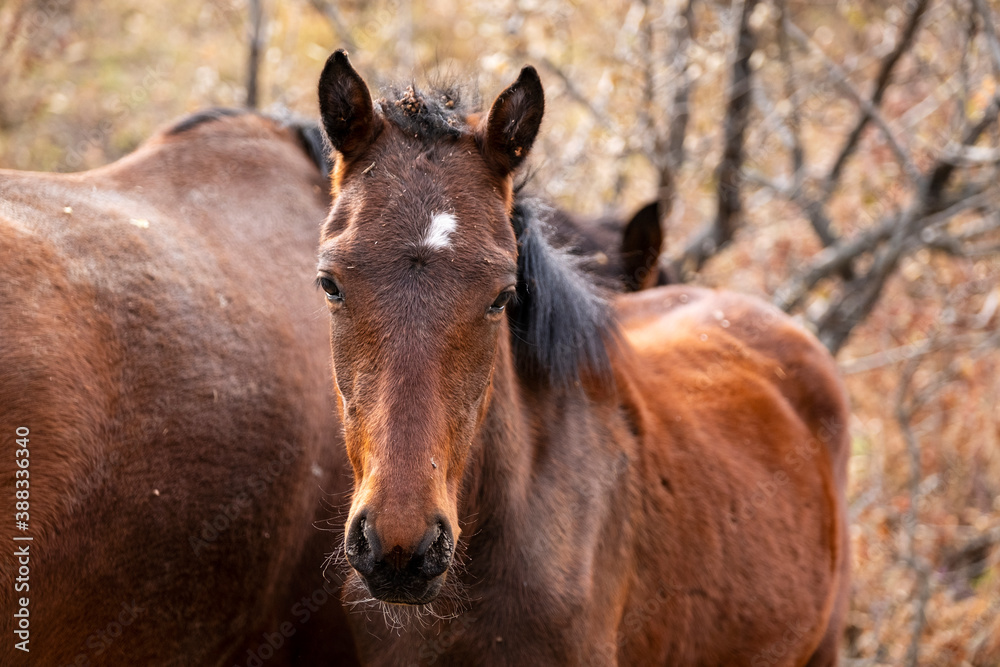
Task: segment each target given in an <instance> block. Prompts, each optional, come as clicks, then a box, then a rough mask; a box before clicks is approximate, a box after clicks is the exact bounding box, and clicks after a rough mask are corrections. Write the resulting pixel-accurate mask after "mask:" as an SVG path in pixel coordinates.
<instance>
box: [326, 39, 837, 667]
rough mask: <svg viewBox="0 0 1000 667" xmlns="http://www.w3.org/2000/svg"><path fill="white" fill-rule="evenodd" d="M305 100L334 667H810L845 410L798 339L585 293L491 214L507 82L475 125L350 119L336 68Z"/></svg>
mask: <svg viewBox="0 0 1000 667" xmlns="http://www.w3.org/2000/svg"><path fill="white" fill-rule="evenodd" d="M319 98H320V108H321V112H322V119H323V123H324V127H325V130H326V132H327V135H328V137H329V139H330V141H331V143H332V145H333V147H334V148H335V149H336V150H337V152H338V156H337V163H336V166H335V168H334V170H333V175H332V180H331V187H332V192H333V194H334V197H335V200H334V203H333V206H332V208H331V210H330V213H329V216H328V218H327V220H326V223H325V224H324V226H323V229H322V235H321V242H320V247H319V260H318V278H317V282H318V284H319V285H320V286H321V287H322V289H323V290H324V292H325V294H326V299H327V304H328V307H329V310H330V333H331V349H332V358H333V364H332V366H333V376H334V384H335V388H336V393H337V402H338V406H339V411H340V414H341V417H342V420H343V425H344V436H345V444H346V452H347V455H348V457H349V459H350V463H351V466H352V468H353V472H354V479H353V482H354V484H353V486H354V490H353V495H352V501H351V508H350V512H349V516H348V518H347V521H346V523H345V528H346V532H345V538H344V542H343V550H344V555H345V558H346V561H347V563H348V564H349V576H350V577H351V581H349V582H348V585H347V587H346V588H345V591H346V593H345V595H346V598H345V599H346V601H347V602H348V603H351V604H353V605H355V607H356V608H357V609H358V612H357V613H355V614H351V615H350V616H349V619H350V622H351V624H352V626H353V628H354V636H355V638H356V641H357V644H358V646H359V650H360V654H361V658H362V661H363V662H365V663H366V664H372V665H400V664H437V665H442V664H453V665H466V664H477V665H527V664H532V665H541V664H547V665H562V664H602V665H611V664H622V665H639V664H661V665H662V664H669V665H694V664H719V665H722V664H726V665H736V664H748V665H764V664H766V665H806V664H810V665H829V664H834V663H835V662H836V659H837V658H836V656H837V645H838V642H839V638H840V635H841V630H842V627H843V620H844V612H845V605H846V595H847V582H848V565H847V563H848V561H847V543H846V515H845V511H844V483H845V468H846V456H847V417H848V409H847V404H846V400H845V396H844V390H843V387H842V384H841V382H840V380H839V378H838V375H837V370H836V366H835V364H834V362H833V360H832V359H831V358H830V356H829V354H827V352H826V351H825V350H824V349H823V348H822V347H821V346H820V345H819V343H818V342H817V341H816V340H815V339H814V338H813V337H812V336H811V335H809V334H808V333H807V332H806V331H804V330H803V329H802V328H800V327H799V326H797V325H796V324H794V323H793V322H792V321H791V320H790V319H788V318H787V317H786V316H784V315H782V314H781V313H780V312H778V311H776V310H774V309H773V308H771V307H769V306H767V305H765V304H763V303H762V302H760V301H758V300H756V299H753V298H750V297H746V296H741V295H736V294H732V293H727V292H713V291H709V290H703V289H696V288H690V287H667V288H660V289H651V290H645V291H643V292H640V293H638V294H636V295H628V296H619V297H614V298H613V299H612V298H610V297H608V296H607V295H606V294H605V293H602V292H600V291H598V290H596V289H595V288H594V287H593V284H592V283H591V281H590V280H589V279H588V278H587V277H586V276H585V275H583V274H582V273H580V272H579V271H578V267H577V266H576V265H575V263H574V262H573V261H572V260H571V258H568V257H567V255H566V253H563V252H560V251H558V250H557V249H555V248H554V247H553V245H552V243H551V242H550V239H549V237H548V236H547V234H546V233H545V226H544V225H543V224H541V222H540V217H543V216H540V214H539V213H538V211H537V210H535V209H534V208H533V207H532V205H531V203H530V202H526V201H515V198H514V196H513V188H512V175H513V174H514V173H515V172H516V170H517V169H518V167H519V166H520V165H521V164H522V163H523V162H524V160H525V158H526V157H527V155H528V153H529V151H530V149H531V146H532V143H533V141H534V139H535V136H536V133H537V131H538V129H539V125H540V123H541V120H542V115H543V110H544V98H543V92H542V85H541V82H540V80H539V77H538V75H537V74H536V72H535V70H534V69H532V68H530V67H527V68H525V69H523V70H522V71H521V74H520V76H519V77H518V79H517V81H515V82H514V83H513V84H512V85H511V86H510V87H509V88H507V89H506V90H504V91H503V92H502V93H501V94H500V95H499V96H498V97H497V98H496V100H495V102H494V103H493V104H492V106H491V107H490V109H489V110H488V112H486V113H485V114H477V113H470V112H468V111H466V110H464V109H463V105H462V103H461V100H460V99H457V97H456V95H455V94H454V93H453V92H450V91H440V90H438V91H433V92H427V93H422V92H420V91H418V90H415V89H414V88H412V87H411V88H408V89H405V90H399V91H394V92H392V93H391V94H390V95H389V96H388V97H386V98H383V99H380V100H377V101H376V100H373V99H372V96H371V94H370V92H369V90H368V87H367V86H366V85H365V83H364V81H363V80H362V79H361V77H360V76H359V75H358V73H357V72H356V71H355V70H354V69H353V68H352V66H351V65H350V63H349V61H348V59H347V57H346V54H345V53H343V52H337V53H335V54H333V55H332V56H331V57H330V59H329V60H328V62H327V64H326V67H325V69H324V70H323V74H322V76H321V78H320V82H319ZM383 620H384V621H386V622H383Z"/></svg>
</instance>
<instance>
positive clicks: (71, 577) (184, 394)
mask: <svg viewBox="0 0 1000 667" xmlns="http://www.w3.org/2000/svg"><path fill="white" fill-rule="evenodd" d="M182 125H183V126H181V125H178V126H176V127H174V128H171V129H169V130H166V131H164V132H162V133H160V134H158V135H157V136H155V137H154V138H153V139H151V140H150V141H148V142H146V143H145V144H144V145H143V146H142V147H141V148H140V149H139V150H138V151H136V152H135V153H134V154H132V155H130V156H128V157H126V158H124V159H122V160H120V161H118V162H116V163H114V164H112V165H109V166H107V167H104V168H101V169H97V170H94V171H90V172H85V173H81V174H68V175H56V174H34V173H19V172H13V171H0V267H2V269H0V273H2V279H0V360H2V361H0V363H2V365H0V434H2V442H3V443H4V450H5V455H4V456H3V457H2V458H0V494H2V496H3V498H4V500H3V503H4V507H8V508H11V504H12V501H11V499H12V498H13V495H14V488H13V486H14V480H15V476H14V469H13V466H14V456H13V447H12V445H13V438H14V433H15V429H16V428H17V427H19V426H24V427H27V428H29V429H30V452H31V454H30V461H31V463H30V468H29V470H30V484H31V485H30V493H31V496H30V502H31V507H30V522H29V524H30V530H29V531H28V532H27V533H19V532H18V533H15V534H21V535H30V536H32V537H33V538H34V540H33V541H32V542H30V553H31V560H30V567H31V574H30V591H29V592H28V593H17V594H16V593H15V592H14V585H13V578H14V572H15V570H16V568H15V562H14V559H13V557H12V552H13V549H12V547H11V545H15V544H18V543H14V542H12V541H11V537H12V533H14V532H15V531H14V527H13V526H12V523H13V521H12V520H7V521H5V522H4V527H3V529H2V536H3V539H4V541H5V546H4V548H3V550H2V555H0V565H2V567H0V609H3V612H4V615H3V621H0V630H2V633H3V635H4V638H5V639H4V641H3V642H2V643H0V663H2V664H4V665H14V664H33V665H64V664H102V665H174V664H176V665H212V664H220V665H221V664H226V665H231V664H245V663H246V660H247V653H246V651H247V650H248V649H249V650H257V649H258V648H259V647H260V646H261V644H262V643H264V641H265V640H264V638H263V634H264V633H271V634H273V633H274V632H276V631H279V630H280V628H281V624H282V623H283V622H286V621H287V622H290V623H291V624H292V625H291V627H293V628H294V629H295V631H296V632H295V634H294V636H293V637H291V638H289V639H286V640H284V642H283V644H284V645H283V648H282V651H279V655H278V656H276V657H275V658H273V659H272V660H269V661H268V663H267V664H269V665H274V664H289V663H290V662H291V661H292V659H293V654H294V653H296V652H297V653H299V654H300V655H301V656H304V657H303V659H308V658H307V657H305V656H308V654H309V652H310V651H319V652H320V653H322V654H323V655H324V656H326V657H329V658H330V659H332V660H336V661H341V660H344V661H347V662H348V663H349V662H350V661H351V660H353V658H351V654H352V651H353V649H352V647H351V644H350V639H349V636H348V634H347V633H346V631H341V632H340V633H339V635H338V627H341V624H342V623H343V621H342V617H341V612H340V608H339V605H336V604H329V605H326V606H325V607H324V608H323V610H322V611H317V612H315V613H313V614H312V617H313V619H318V620H312V621H310V622H309V623H301V620H302V614H299V615H296V613H295V611H294V607H295V605H296V604H297V603H298V601H299V600H300V599H301V598H302V597H303V596H304V595H307V594H310V593H312V592H313V591H315V590H316V589H317V588H318V587H320V586H321V585H322V584H323V579H322V576H321V573H320V565H321V563H322V560H323V557H324V549H327V543H328V539H327V538H326V536H325V535H324V534H322V533H319V532H318V531H316V530H315V529H314V528H313V527H312V525H311V521H310V518H311V517H313V515H314V514H316V513H317V512H321V511H322V513H323V514H324V515H327V514H329V511H328V510H326V509H324V508H323V507H322V502H321V501H322V500H323V499H324V492H326V493H329V494H332V495H331V496H329V497H328V498H327V500H328V502H331V503H335V502H336V501H337V499H338V497H337V495H336V494H337V493H342V492H343V490H344V482H347V481H349V480H348V478H346V477H345V474H344V470H345V466H346V462H345V461H344V459H343V454H342V446H340V444H339V442H340V441H339V432H340V428H339V425H338V424H337V422H336V420H335V417H334V415H333V409H332V402H331V401H330V394H329V380H328V379H327V375H326V374H327V370H326V369H327V366H328V360H327V355H326V352H325V348H326V343H325V340H324V339H325V333H324V327H323V325H322V323H321V321H320V320H318V319H317V316H316V313H317V310H316V309H317V306H318V304H317V301H316V296H315V294H313V293H312V291H311V290H310V289H308V284H309V281H310V279H311V276H310V274H309V266H310V265H311V263H312V260H311V256H312V255H313V249H314V247H315V242H316V234H317V225H318V223H319V222H320V221H321V220H322V217H323V215H324V212H325V209H326V207H327V205H328V202H329V200H328V198H327V196H326V192H325V186H324V183H323V178H322V176H321V174H320V171H319V169H317V166H316V164H314V163H313V162H312V161H310V160H309V158H308V157H307V155H306V153H305V151H304V150H303V146H302V145H301V143H300V137H298V136H296V132H295V130H294V129H293V128H283V127H281V126H279V125H278V124H276V123H275V122H274V121H272V120H270V119H267V118H263V117H260V116H257V115H253V114H245V113H240V114H235V115H233V114H230V113H221V114H216V115H215V116H212V117H207V116H206V117H204V118H194V119H192V120H189V121H185V123H183V124H182ZM9 514H12V512H11V513H9ZM227 515H228V516H227ZM12 518H13V517H12V516H8V517H7V519H12ZM213 521H215V522H216V524H217V525H220V526H222V525H224V526H225V527H224V528H222V529H220V530H218V531H217V533H216V534H215V536H214V538H213V535H212V532H211V530H208V531H206V529H205V525H206V523H207V524H209V525H210V524H211V523H212V522H213ZM199 540H202V541H199ZM330 586H331V588H332V589H334V591H335V589H336V588H337V583H336V582H333V583H332V584H330ZM22 595H25V596H27V597H29V598H30V619H31V621H30V622H31V626H30V628H31V641H30V645H29V646H30V649H31V652H30V654H24V653H21V652H19V651H15V650H14V648H13V641H12V639H11V638H12V636H13V635H12V627H11V626H12V622H13V619H12V613H13V611H14V610H15V601H16V599H17V598H18V597H20V596H22ZM123 605H125V606H126V607H132V606H133V605H135V607H137V608H139V609H140V610H141V611H138V612H135V613H133V614H131V615H130V614H126V617H125V619H122V620H126V619H129V618H131V620H130V622H129V623H127V624H125V625H124V627H123V626H122V625H118V626H117V627H116V626H115V625H114V624H116V623H118V620H119V616H120V615H121V614H122V613H123ZM321 616H322V617H323V618H320V617H321ZM314 631H317V632H318V633H317V634H313V633H314ZM109 633H110V634H109ZM313 656H314V657H313V660H314V661H315V660H317V659H316V658H315V653H314V654H313ZM313 664H315V662H314V663H313Z"/></svg>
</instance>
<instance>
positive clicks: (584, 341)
mask: <svg viewBox="0 0 1000 667" xmlns="http://www.w3.org/2000/svg"><path fill="white" fill-rule="evenodd" d="M550 213H551V210H550V209H549V207H547V206H546V205H545V204H543V203H542V202H541V201H539V200H537V199H534V198H531V197H527V196H524V195H523V194H521V193H518V197H517V198H516V199H515V201H514V206H513V211H512V214H511V224H512V225H513V227H514V234H515V236H516V237H517V242H518V247H519V252H518V258H517V273H518V284H517V298H516V299H515V300H514V302H513V303H512V304H511V305H509V306H508V307H507V309H508V322H509V323H510V327H511V340H512V347H513V350H514V357H515V361H516V363H517V364H518V370H519V371H520V372H521V373H522V375H526V376H527V377H529V378H534V379H541V380H545V381H547V382H548V383H550V384H552V385H556V386H563V387H568V386H571V385H573V384H574V383H576V382H578V381H579V380H581V379H582V376H583V375H584V374H591V375H593V376H595V377H597V378H600V379H602V380H605V381H607V380H609V379H610V378H611V359H610V356H609V353H608V345H609V344H611V342H612V341H613V340H614V339H615V337H616V335H617V325H616V322H615V319H614V316H613V314H612V311H611V306H610V304H609V302H608V299H607V296H606V294H605V292H604V291H603V290H601V289H599V288H598V286H597V284H596V283H595V282H594V281H593V280H592V279H591V278H590V277H589V276H588V275H587V274H585V273H584V272H582V271H581V270H580V268H579V259H578V258H575V257H574V256H573V255H572V254H571V253H570V252H568V251H567V250H565V249H561V248H556V247H555V246H554V245H553V244H552V243H551V242H550V238H551V229H550V228H549V225H548V224H547V223H546V222H545V219H546V217H547V216H548V215H549V214H550Z"/></svg>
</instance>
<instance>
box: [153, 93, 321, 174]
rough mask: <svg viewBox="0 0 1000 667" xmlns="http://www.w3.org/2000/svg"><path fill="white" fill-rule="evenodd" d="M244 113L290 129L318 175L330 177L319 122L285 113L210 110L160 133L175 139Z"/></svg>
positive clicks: (181, 121)
mask: <svg viewBox="0 0 1000 667" xmlns="http://www.w3.org/2000/svg"><path fill="white" fill-rule="evenodd" d="M247 114H254V115H256V116H259V117H261V118H267V119H268V120H271V121H273V122H274V123H275V124H276V125H278V127H287V128H291V129H292V130H293V131H294V132H295V135H296V137H297V138H298V140H299V144H300V145H301V147H302V150H303V151H305V153H306V155H308V156H309V159H310V160H312V162H313V164H315V165H316V167H317V168H318V169H319V170H320V172H322V174H323V176H329V175H330V171H331V170H332V169H333V160H332V159H331V157H330V151H331V148H330V143H329V142H328V141H327V139H326V135H325V134H324V132H323V130H322V128H321V127H320V124H319V121H318V120H312V119H307V118H302V117H299V116H296V115H294V114H291V113H289V112H287V111H284V112H283V111H277V112H274V113H259V112H257V111H252V110H250V109H233V108H229V107H212V108H210V109H202V110H201V111H195V112H194V113H192V114H189V115H187V116H184V117H183V118H181V119H180V120H178V121H176V122H175V123H174V124H173V125H171V126H170V127H168V128H167V129H166V130H164V131H163V133H164V134H165V135H167V136H177V135H179V134H184V133H185V132H190V131H191V130H193V129H195V128H196V127H200V126H202V125H205V124H207V123H214V122H216V121H220V120H224V119H226V118H234V117H239V116H245V115H247Z"/></svg>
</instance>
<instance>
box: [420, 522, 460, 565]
mask: <svg viewBox="0 0 1000 667" xmlns="http://www.w3.org/2000/svg"><path fill="white" fill-rule="evenodd" d="M432 536H433V541H432V542H431V544H430V546H428V547H427V550H426V551H425V552H424V554H423V562H422V563H421V564H420V572H421V573H422V574H423V575H424V576H425V577H427V578H433V577H436V576H438V575H439V574H443V573H444V572H445V570H447V569H448V566H449V565H451V557H452V555H453V553H454V551H455V544H454V540H453V539H452V534H451V528H449V527H448V525H447V524H445V523H444V522H443V521H441V522H438V524H437V526H435V528H434V532H433V533H432Z"/></svg>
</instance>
